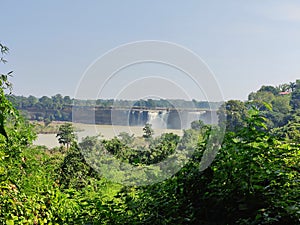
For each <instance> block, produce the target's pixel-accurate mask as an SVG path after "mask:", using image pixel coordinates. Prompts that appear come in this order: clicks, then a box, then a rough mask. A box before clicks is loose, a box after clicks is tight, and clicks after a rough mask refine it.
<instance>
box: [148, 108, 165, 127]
mask: <svg viewBox="0 0 300 225" xmlns="http://www.w3.org/2000/svg"><path fill="white" fill-rule="evenodd" d="M167 119H168V112H167V111H159V112H154V111H149V112H148V120H147V123H150V124H152V128H154V129H166V128H167Z"/></svg>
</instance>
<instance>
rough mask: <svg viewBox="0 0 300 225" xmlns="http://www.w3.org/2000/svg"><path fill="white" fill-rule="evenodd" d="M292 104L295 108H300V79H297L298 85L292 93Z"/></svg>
mask: <svg viewBox="0 0 300 225" xmlns="http://www.w3.org/2000/svg"><path fill="white" fill-rule="evenodd" d="M290 104H291V106H292V107H293V109H294V110H297V109H299V108H300V80H296V86H295V89H294V91H293V93H292V99H291V102H290Z"/></svg>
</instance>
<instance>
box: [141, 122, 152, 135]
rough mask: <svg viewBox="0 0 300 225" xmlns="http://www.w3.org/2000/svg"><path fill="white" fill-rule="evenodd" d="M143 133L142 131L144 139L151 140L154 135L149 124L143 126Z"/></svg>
mask: <svg viewBox="0 0 300 225" xmlns="http://www.w3.org/2000/svg"><path fill="white" fill-rule="evenodd" d="M143 131H144V134H143V137H144V138H151V137H152V136H153V134H154V131H153V129H152V124H150V123H146V124H145V126H144V128H143Z"/></svg>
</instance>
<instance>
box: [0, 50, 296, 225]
mask: <svg viewBox="0 0 300 225" xmlns="http://www.w3.org/2000/svg"><path fill="white" fill-rule="evenodd" d="M0 47H1V51H3V52H6V50H7V48H6V47H3V46H2V45H0ZM3 52H2V53H3ZM3 60H4V59H3V58H1V61H3ZM4 78H5V77H3V76H2V83H1V85H2V86H1V87H0V91H1V92H0V100H1V102H0V111H1V117H0V127H1V128H3V130H4V131H3V130H0V132H1V135H0V224H8V225H10V224H66V225H67V224H104V225H105V224H106V225H108V224H187V225H188V224H191V225H192V224H206V225H216V224H218V225H223V224H224V225H225V224H240V225H245V224H247V225H248V224H252V225H258V224H273V225H279V224H291V225H293V224H299V222H300V204H299V199H300V192H299V190H300V182H299V180H300V145H299V144H300V143H299V140H300V125H299V124H300V120H299V118H300V114H299V111H298V108H297V107H296V106H297V93H298V89H297V88H298V86H297V85H296V84H295V85H294V84H291V85H289V86H287V85H283V86H280V87H278V88H275V89H274V88H272V87H270V86H265V87H263V88H261V90H260V91H259V92H260V94H255V93H254V94H253V95H252V96H254V97H253V99H252V100H253V101H252V102H251V101H250V102H248V103H246V104H244V103H243V102H240V101H229V102H227V104H226V105H223V107H222V108H221V110H223V112H221V111H220V112H219V115H220V116H224V115H226V114H227V119H228V121H227V124H226V126H227V128H228V131H229V132H227V133H226V134H225V138H224V141H223V143H222V146H221V149H220V150H219V151H218V153H217V155H216V158H215V160H214V161H213V163H212V164H211V166H210V167H208V168H207V169H205V170H203V168H204V167H203V165H202V163H203V162H202V160H203V157H204V158H205V157H209V156H210V154H213V153H214V152H213V151H208V153H207V150H210V148H211V147H212V145H213V144H214V143H210V142H209V137H213V134H214V132H218V130H217V129H215V128H214V126H208V125H204V124H203V123H202V122H201V121H195V122H193V123H192V125H191V127H192V129H188V130H185V131H184V134H183V136H182V137H179V136H177V135H175V134H173V133H165V134H162V135H161V136H159V137H155V138H154V137H153V136H152V134H153V133H152V131H151V126H148V128H147V129H146V130H144V131H145V135H146V136H144V138H146V139H147V141H146V142H145V141H144V139H143V138H142V137H134V136H132V135H129V134H126V133H121V134H120V135H119V136H118V137H115V138H112V139H110V140H103V139H101V138H99V137H98V136H96V137H86V138H84V139H83V140H82V142H81V143H79V144H77V143H76V142H75V141H74V140H75V135H74V128H73V127H72V125H71V124H64V125H62V126H61V127H60V131H59V135H58V136H59V138H61V140H60V142H61V143H62V144H66V145H70V147H69V150H68V151H67V152H65V153H61V152H58V151H52V152H51V151H48V150H47V149H46V148H44V147H39V146H32V145H31V143H32V140H33V139H34V138H35V134H34V132H33V131H32V126H31V125H30V124H29V123H28V122H27V121H25V120H24V119H23V118H22V117H21V116H20V115H19V113H18V111H17V110H15V109H14V107H13V106H12V103H11V102H10V101H9V100H8V99H7V96H5V90H6V89H7V87H8V86H7V83H6V82H8V81H7V80H6V81H5V79H6V78H7V77H6V78H5V79H4ZM298 83H299V82H298V81H297V84H298ZM283 90H288V91H291V92H292V94H291V95H285V96H281V95H279V91H283ZM266 92H270V93H272V94H266ZM294 93H295V94H294ZM258 97H259V98H260V99H259V104H258ZM255 98H256V99H255ZM289 100H290V105H289V104H288V102H289ZM63 101H68V102H69V103H70V101H71V99H70V98H63V97H62V96H60V95H56V96H54V97H53V98H51V99H50V98H43V104H45V105H48V106H47V107H50V105H51V104H53V102H57V103H59V104H58V105H56V106H55V107H56V108H60V106H61V104H62V102H63ZM38 102H39V100H37V99H36V98H34V97H30V100H29V101H28V104H31V105H35V104H38ZM149 103H151V104H152V105H154V106H155V105H156V106H157V104H158V103H157V102H155V101H149ZM101 104H102V103H101ZM195 104H196V103H195ZM269 105H272V106H273V111H270V109H269V108H270V107H269ZM255 106H260V107H255ZM247 108H250V110H247ZM283 114H286V115H285V116H282V115H283ZM269 120H271V122H272V123H271V122H269ZM222 121H223V122H224V121H225V120H221V122H222ZM275 126H277V127H275ZM141 143H142V144H141ZM168 158H169V159H171V164H172V165H169V166H170V167H167V168H168V169H172V166H174V167H176V166H178V165H183V166H182V168H181V169H180V170H179V171H177V172H176V173H175V174H173V176H171V177H170V178H168V179H164V180H162V181H161V182H159V183H155V184H151V185H145V186H139V187H137V186H134V185H130V186H124V185H121V184H117V183H114V182H111V181H109V180H108V178H109V179H112V180H113V178H115V177H118V176H119V177H118V178H120V179H119V180H122V181H131V180H134V179H135V178H136V177H138V178H140V179H142V178H143V179H145V180H148V179H153V177H154V178H158V177H159V176H160V175H159V173H160V172H161V171H162V170H163V169H164V168H163V164H162V165H160V166H156V167H154V166H153V165H155V164H157V163H159V162H162V161H164V160H166V159H168ZM105 161H106V162H109V163H110V164H109V165H104V166H103V167H99V163H100V164H101V163H102V162H105ZM152 164H153V165H152ZM129 165H130V166H132V167H131V168H145V167H148V168H149V170H148V171H146V172H138V173H136V172H134V171H133V170H132V171H131V170H130V172H127V173H118V172H117V171H118V170H121V169H122V168H123V169H124V168H125V167H126V168H127V167H128V166H129ZM105 166H107V167H105ZM97 168H100V170H96V169H97ZM126 168H125V169H126ZM128 168H129V167H128ZM205 168H206V167H205ZM131 172H132V173H131ZM133 173H134V174H133ZM104 175H111V176H112V177H108V178H105V177H106V176H104ZM134 176H136V177H134ZM116 180H118V179H116ZM129 184H130V183H129Z"/></svg>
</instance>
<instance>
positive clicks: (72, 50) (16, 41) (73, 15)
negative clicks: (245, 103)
mask: <svg viewBox="0 0 300 225" xmlns="http://www.w3.org/2000/svg"><path fill="white" fill-rule="evenodd" d="M0 6H1V29H0V42H1V43H2V44H5V45H6V46H8V47H9V48H10V53H9V55H7V56H6V59H7V60H8V63H7V64H5V65H0V72H1V73H5V72H8V71H10V70H13V71H14V73H13V78H12V79H11V81H12V82H13V84H14V91H13V92H14V94H16V95H24V96H28V95H35V96H38V97H41V96H44V95H47V96H52V95H55V94H57V93H60V94H62V95H69V96H71V97H76V96H78V88H79V87H80V84H81V82H82V80H84V79H85V75H86V74H87V73H89V72H90V70H91V69H92V68H93V65H95V62H97V60H99V58H100V59H101V56H103V55H105V54H107V53H108V52H110V51H111V50H112V49H116V48H118V46H124V45H126V44H127V43H134V42H141V41H144V40H156V41H163V42H165V43H174V44H176V45H178V46H182V47H184V48H185V49H189V50H190V51H192V52H193V53H195V54H197V55H198V56H199V57H200V58H201V59H202V61H203V64H205V65H206V66H207V67H208V68H209V71H210V72H211V76H213V77H214V79H215V82H216V84H217V87H218V88H219V90H218V92H220V93H222V97H223V98H224V100H229V99H240V100H246V99H247V96H248V94H249V93H250V92H252V91H256V90H258V89H259V88H260V86H262V85H279V84H282V83H288V82H291V81H295V80H296V79H299V78H300V63H299V60H300V2H299V1H290V0H285V1H279V0H264V1H261V0H251V1H240V0H226V1H222V0H218V1H216V0H210V1H202V0H190V1H179V0H164V1H159V0H152V1H146V0H126V1H116V0H110V1H101V0H97V1H96V0H87V1H76V0H52V1H38V0H35V1H34V0H27V1H16V0H11V1H1V3H0ZM131 53H132V52H131V51H129V53H128V54H131ZM162 54H163V52H162ZM149 65H150V64H147V65H144V66H136V65H131V66H129V67H128V68H125V69H124V70H121V71H120V72H119V73H118V76H115V77H114V78H115V80H113V79H112V80H110V83H109V82H108V83H107V85H106V86H104V87H103V83H101V84H100V81H102V80H103V77H107V76H109V75H107V74H101V71H98V76H102V77H101V79H100V78H99V80H97V82H95V83H97V85H96V86H97V87H98V89H99V90H98V92H97V96H95V94H93V95H89V94H88V90H87V89H86V93H87V95H86V96H85V97H86V98H96V97H99V98H116V97H118V96H123V97H124V96H127V97H128V98H134V97H136V98H141V97H143V98H147V97H149V96H150V97H151V96H152V97H153V96H154V97H157V98H160V97H161V98H181V97H182V98H187V99H189V98H195V99H197V100H205V98H207V95H210V93H206V91H205V90H203V89H201V88H199V86H197V85H194V84H192V83H193V82H192V81H191V79H189V76H187V75H186V74H184V73H183V72H182V71H179V70H176V69H174V68H170V66H169V67H168V65H164V66H158V65H150V66H149ZM149 77H152V78H151V79H148V78H149ZM159 77H160V78H159ZM117 78H118V79H117ZM104 80H105V79H104ZM165 81H166V82H165ZM139 82H140V83H139ZM206 82H207V81H206V79H204V77H203V79H202V80H201V84H200V86H201V85H203V86H205V85H206ZM139 84H140V85H139ZM158 84H160V86H156V85H158ZM172 85H173V86H174V88H172ZM147 86H148V87H149V86H150V87H153V92H152V93H151V91H150V92H149V90H148V89H147V88H138V87H147ZM155 87H156V88H155ZM157 87H159V88H157ZM215 87H216V86H214V88H215ZM101 88H102V89H101ZM126 88H127V89H126ZM176 88H177V89H176ZM79 89H80V88H79ZM146 89H147V91H148V92H145V93H144V92H143V91H144V90H146ZM101 90H105V92H104V91H103V92H101ZM124 90H125V91H124ZM126 90H127V91H128V93H129V92H130V94H128V95H125V94H124V93H127V92H126ZM129 90H130V91H129ZM162 90H163V91H162ZM82 91H83V92H84V91H85V90H84V89H83V90H81V92H82ZM122 91H123V92H122ZM170 93H171V94H170ZM199 93H201V94H199ZM122 94H124V95H122ZM185 94H186V96H188V97H186V96H185ZM208 99H212V100H214V99H216V100H219V99H217V97H215V98H214V96H213V97H208Z"/></svg>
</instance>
